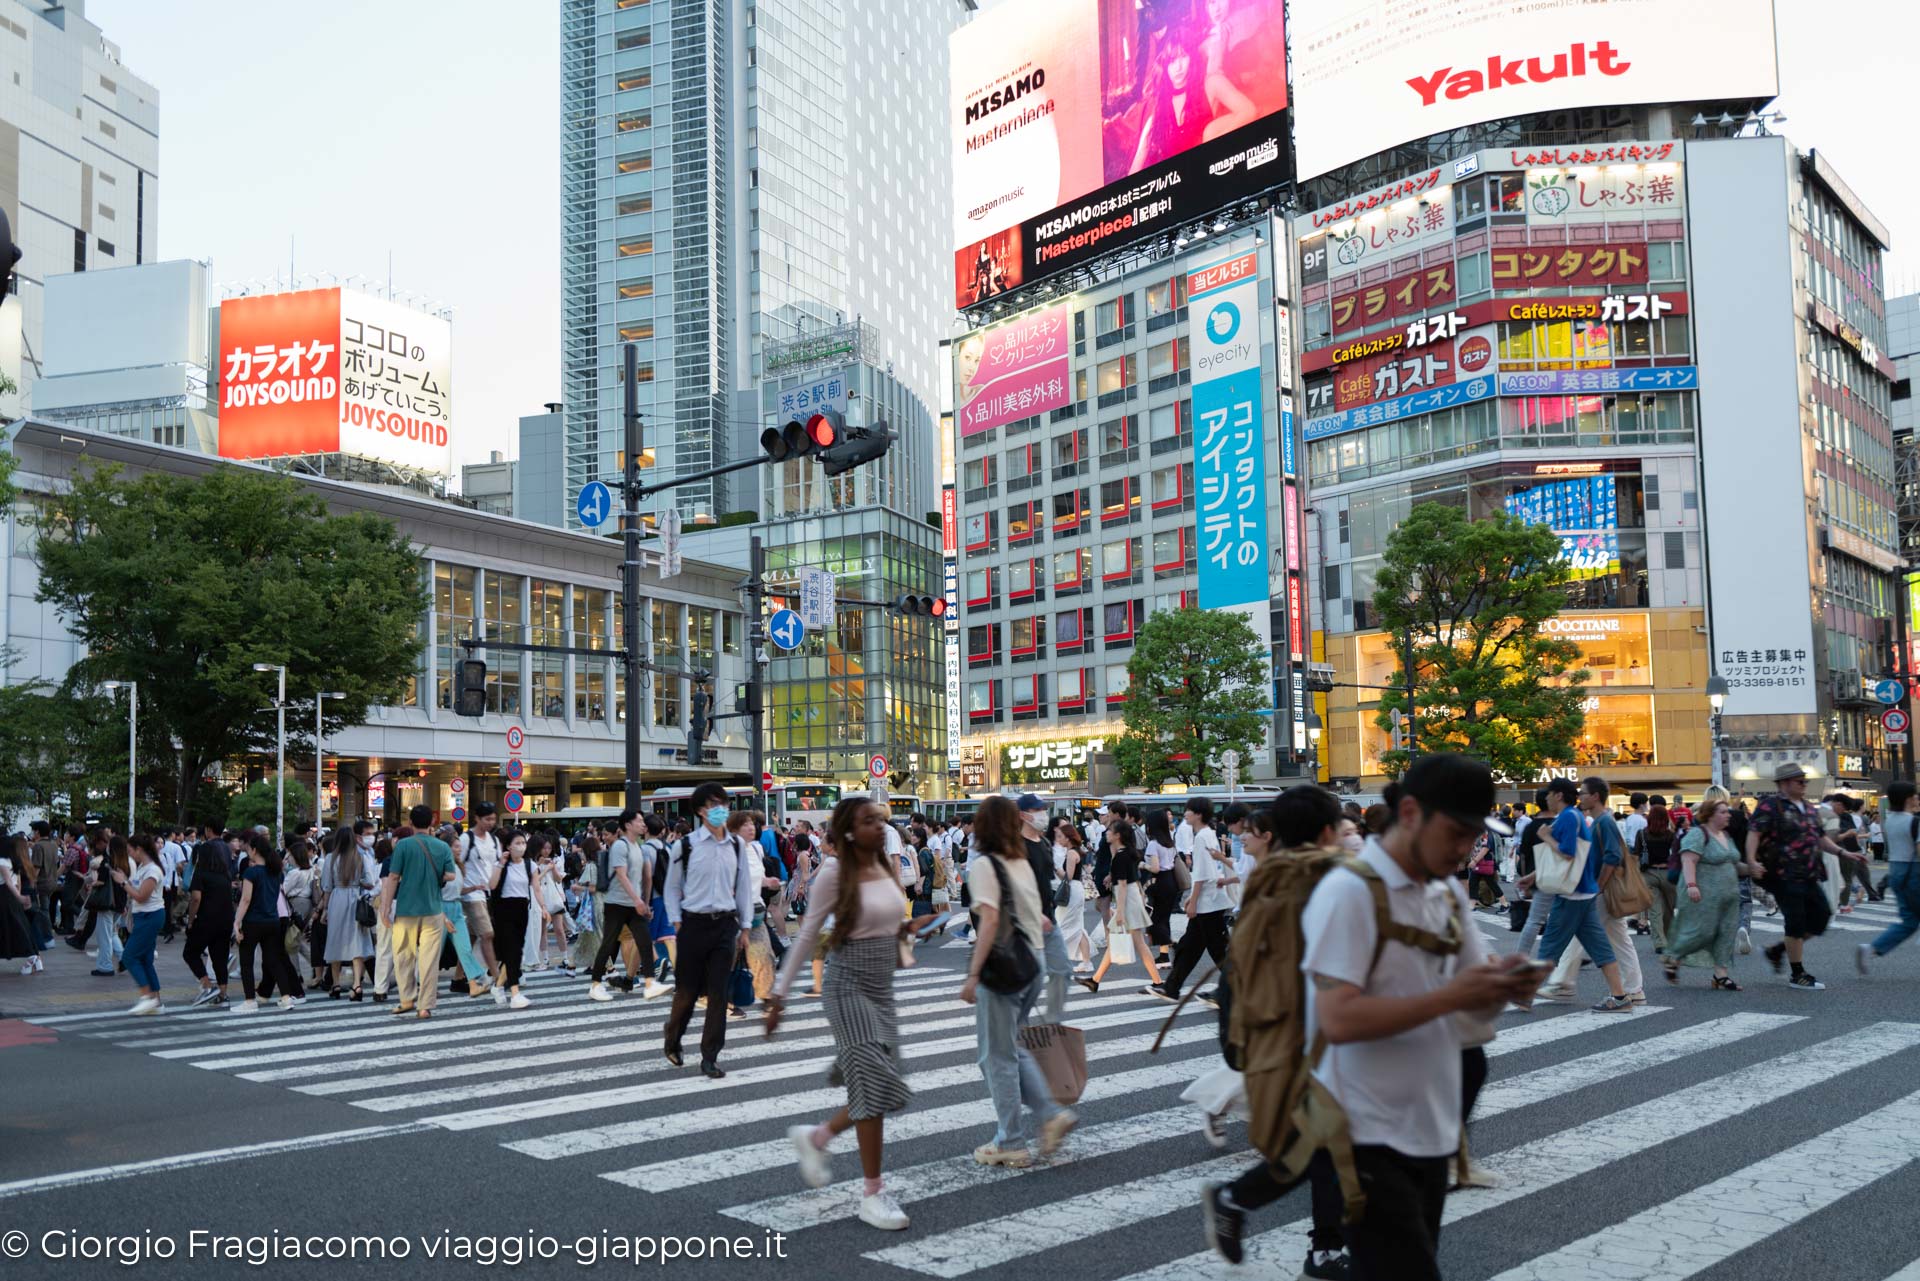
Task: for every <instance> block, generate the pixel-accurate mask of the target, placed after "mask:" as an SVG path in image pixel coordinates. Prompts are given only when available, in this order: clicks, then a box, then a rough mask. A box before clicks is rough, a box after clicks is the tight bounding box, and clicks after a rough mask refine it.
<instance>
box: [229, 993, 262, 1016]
mask: <svg viewBox="0 0 1920 1281" xmlns="http://www.w3.org/2000/svg"><path fill="white" fill-rule="evenodd" d="M259 1009H260V1002H258V1001H256V1000H254V999H253V998H252V997H248V998H247V999H246V1000H244V1001H242V1002H240V1004H238V1005H236V1006H234V1007H233V1012H234V1013H235V1014H254V1013H257V1012H258V1011H259Z"/></svg>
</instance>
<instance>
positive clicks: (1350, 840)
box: [1340, 832, 1366, 854]
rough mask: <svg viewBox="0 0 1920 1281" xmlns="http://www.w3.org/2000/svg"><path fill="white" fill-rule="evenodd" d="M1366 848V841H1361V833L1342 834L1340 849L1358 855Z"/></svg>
mask: <svg viewBox="0 0 1920 1281" xmlns="http://www.w3.org/2000/svg"><path fill="white" fill-rule="evenodd" d="M1365 846H1366V841H1364V840H1362V839H1361V836H1360V833H1358V832H1342V833H1341V834H1340V848H1341V849H1343V850H1345V851H1347V853H1349V854H1358V853H1359V852H1360V851H1361V849H1363V848H1364V847H1365Z"/></svg>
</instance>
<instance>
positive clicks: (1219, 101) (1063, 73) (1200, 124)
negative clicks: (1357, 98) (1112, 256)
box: [950, 0, 1292, 307]
mask: <svg viewBox="0 0 1920 1281" xmlns="http://www.w3.org/2000/svg"><path fill="white" fill-rule="evenodd" d="M1284 7H1285V6H1284V3H1283V0H1022V2H1021V3H1019V4H1009V5H1005V6H1003V7H1002V8H1001V9H999V10H997V11H995V12H993V13H991V14H988V15H986V16H984V17H981V18H977V19H975V20H974V21H973V22H970V23H968V24H966V25H965V26H963V27H961V28H959V29H958V30H957V31H955V32H954V34H953V36H952V39H951V46H950V47H951V67H950V84H951V92H952V95H953V99H952V111H953V174H954V241H953V243H954V247H955V248H954V288H955V299H956V305H958V306H961V307H970V306H973V305H975V304H977V303H981V302H985V301H986V300H988V299H990V298H992V297H994V296H995V295H997V294H1000V293H1004V292H1005V291H1006V290H1009V289H1013V288H1016V287H1018V286H1019V285H1022V284H1030V283H1032V282H1033V281H1035V280H1037V279H1039V278H1041V277H1042V276H1046V275H1049V274H1051V273H1053V272H1056V271H1061V270H1064V269H1066V268H1068V267H1071V266H1073V265H1074V264H1076V263H1078V262H1081V261H1084V260H1086V259H1088V258H1091V257H1095V256H1098V255H1100V254H1104V253H1107V252H1109V251H1111V250H1113V249H1117V248H1120V247H1121V246H1123V245H1125V244H1127V243H1128V242H1129V241H1131V240H1134V239H1137V238H1139V237H1141V236H1145V235H1150V234H1152V233H1154V232H1156V231H1159V230H1161V229H1162V228H1167V229H1169V230H1170V229H1171V228H1172V227H1173V226H1175V225H1177V224H1179V223H1181V222H1184V221H1186V220H1189V219H1192V218H1195V217H1198V216H1200V215H1202V214H1206V213H1209V212H1211V211H1212V210H1215V209H1218V208H1220V207H1221V206H1223V205H1225V204H1228V203H1231V202H1232V201H1233V200H1236V199H1239V198H1240V197H1242V196H1246V195H1252V194H1254V193H1257V192H1260V191H1264V190H1266V189H1268V188H1270V187H1275V186H1278V185H1280V184H1281V183H1283V182H1285V181H1286V180H1287V178H1288V177H1289V176H1290V174H1291V172H1292V169H1291V165H1290V163H1289V160H1290V154H1289V152H1290V149H1289V147H1288V142H1287V122H1286V117H1285V112H1286V108H1287V53H1286V32H1285V27H1284V23H1283V16H1282V15H1283V10H1284Z"/></svg>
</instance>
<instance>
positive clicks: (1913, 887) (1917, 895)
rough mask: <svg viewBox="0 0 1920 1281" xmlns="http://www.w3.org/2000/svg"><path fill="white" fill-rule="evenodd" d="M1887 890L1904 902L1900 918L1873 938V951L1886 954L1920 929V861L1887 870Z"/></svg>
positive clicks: (1896, 898)
mask: <svg viewBox="0 0 1920 1281" xmlns="http://www.w3.org/2000/svg"><path fill="white" fill-rule="evenodd" d="M1887 890H1888V892H1889V893H1891V894H1892V895H1893V899H1894V902H1896V903H1898V904H1899V905H1900V919H1899V920H1897V921H1895V922H1894V923H1893V924H1892V925H1889V926H1888V927H1887V928H1886V929H1885V930H1883V931H1881V934H1880V937H1879V938H1877V939H1875V940H1874V941H1873V954H1874V955H1875V956H1885V955H1886V954H1887V953H1888V952H1891V951H1893V949H1894V948H1896V947H1899V946H1900V945H1901V944H1902V943H1904V942H1906V941H1907V940H1908V939H1910V938H1912V937H1913V936H1914V933H1915V932H1916V931H1920V863H1911V862H1909V863H1895V864H1893V865H1892V866H1891V867H1889V868H1888V869H1887Z"/></svg>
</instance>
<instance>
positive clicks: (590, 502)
mask: <svg viewBox="0 0 1920 1281" xmlns="http://www.w3.org/2000/svg"><path fill="white" fill-rule="evenodd" d="M573 510H574V511H575V512H576V513H578V514H579V517H580V523H581V524H582V525H585V526H586V527H587V528H588V529H593V528H595V527H596V526H599V525H604V524H605V523H606V520H607V517H609V516H611V515H613V491H612V490H610V489H608V488H607V487H606V484H605V483H604V482H602V481H597V480H590V481H588V482H587V483H586V484H584V485H582V486H580V496H579V497H578V498H576V499H575V500H574V503H573Z"/></svg>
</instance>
